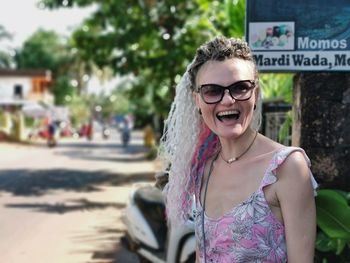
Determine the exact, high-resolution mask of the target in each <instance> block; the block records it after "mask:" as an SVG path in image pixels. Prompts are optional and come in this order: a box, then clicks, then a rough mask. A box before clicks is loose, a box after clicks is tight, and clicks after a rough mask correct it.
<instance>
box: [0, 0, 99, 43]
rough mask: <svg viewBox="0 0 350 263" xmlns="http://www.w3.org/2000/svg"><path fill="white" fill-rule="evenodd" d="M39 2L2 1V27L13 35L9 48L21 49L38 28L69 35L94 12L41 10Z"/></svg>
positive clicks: (37, 0) (74, 9) (0, 11)
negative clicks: (38, 5)
mask: <svg viewBox="0 0 350 263" xmlns="http://www.w3.org/2000/svg"><path fill="white" fill-rule="evenodd" d="M38 2H39V0H0V25H2V26H4V27H5V29H6V30H7V31H8V32H10V33H11V34H12V35H13V40H12V41H11V42H9V43H7V45H8V46H10V47H13V48H19V47H20V46H21V45H22V43H23V41H25V40H26V39H27V38H28V37H30V36H31V35H32V34H33V33H34V32H35V31H36V30H37V29H38V28H43V29H47V30H55V31H56V32H57V33H59V34H62V35H69V33H70V32H71V31H72V29H73V28H74V27H77V26H78V25H79V24H80V23H81V22H82V20H83V19H84V18H85V17H87V16H88V15H89V14H90V13H91V12H92V10H93V8H92V7H90V8H85V9H81V8H73V9H68V8H67V9H58V10H54V11H50V10H46V9H45V10H42V9H39V8H38V7H37V6H36V4H37V3H38Z"/></svg>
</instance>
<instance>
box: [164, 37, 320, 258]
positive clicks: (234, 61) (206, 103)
mask: <svg viewBox="0 0 350 263" xmlns="http://www.w3.org/2000/svg"><path fill="white" fill-rule="evenodd" d="M260 104H261V90H260V86H259V78H258V72H257V69H256V65H255V62H254V59H253V54H252V52H251V50H250V48H249V47H248V45H247V43H246V42H244V41H242V40H239V39H234V38H225V37H217V38H214V39H213V40H212V41H209V42H208V43H205V44H204V45H202V46H200V47H199V48H198V49H197V53H196V56H195V58H194V60H193V61H192V63H191V64H190V65H189V66H188V68H187V71H186V72H185V74H184V76H183V77H182V80H181V81H180V83H179V85H178V86H177V89H176V96H175V99H174V103H173V105H172V108H171V110H170V113H169V117H168V119H167V122H166V130H165V131H166V132H165V133H164V136H163V138H162V140H161V151H162V152H161V156H162V157H163V158H164V159H165V160H166V161H167V162H168V164H171V165H170V166H169V167H170V171H169V182H168V184H167V185H166V187H165V195H166V201H167V211H168V217H169V220H170V223H171V224H175V225H177V224H180V223H181V222H183V221H184V220H186V218H187V217H188V216H189V215H190V208H191V200H192V196H193V195H195V204H196V212H195V215H196V217H195V228H196V231H195V233H196V241H197V262H205V263H206V262H253V261H254V262H287V261H288V262H292V263H293V262H298V263H299V262H308V263H309V262H310V263H311V262H313V254H314V241H315V232H316V226H315V202H314V191H313V190H314V188H316V186H317V183H316V182H315V180H314V179H313V176H312V174H311V172H310V169H309V166H310V162H309V159H308V157H307V156H306V154H305V152H304V151H303V150H302V149H301V148H296V147H285V146H283V145H281V144H279V143H277V142H274V141H272V140H271V139H269V138H267V137H265V136H264V135H262V134H260V133H259V132H258V130H259V125H260V119H261V114H260V111H261V110H260V109H261V107H260Z"/></svg>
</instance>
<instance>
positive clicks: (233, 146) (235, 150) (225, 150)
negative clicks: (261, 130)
mask: <svg viewBox="0 0 350 263" xmlns="http://www.w3.org/2000/svg"><path fill="white" fill-rule="evenodd" d="M256 135H257V132H256V131H254V130H252V129H250V128H249V129H247V130H246V131H245V132H244V133H243V134H242V135H240V136H239V137H237V138H234V139H231V138H230V139H222V138H220V144H221V153H220V154H221V157H222V158H223V159H224V160H226V161H228V160H229V159H232V158H237V157H239V156H240V155H241V154H243V153H244V155H243V156H241V157H244V156H245V155H246V154H248V152H249V150H250V146H251V144H252V143H253V141H254V140H255V136H256ZM248 148H249V150H248V151H247V152H246V153H245V151H246V150H247V149H248Z"/></svg>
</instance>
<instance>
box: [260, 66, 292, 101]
mask: <svg viewBox="0 0 350 263" xmlns="http://www.w3.org/2000/svg"><path fill="white" fill-rule="evenodd" d="M293 76H294V75H293V74H289V73H278V74H272V73H270V74H266V73H263V74H260V86H261V88H262V92H263V96H264V98H276V97H278V98H283V100H284V101H285V102H289V103H291V102H292V101H293V94H292V90H293Z"/></svg>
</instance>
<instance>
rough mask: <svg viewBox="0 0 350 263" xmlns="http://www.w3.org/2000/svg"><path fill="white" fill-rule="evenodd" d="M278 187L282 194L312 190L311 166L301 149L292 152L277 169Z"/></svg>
mask: <svg viewBox="0 0 350 263" xmlns="http://www.w3.org/2000/svg"><path fill="white" fill-rule="evenodd" d="M277 177H278V189H279V191H280V193H281V194H286V193H287V192H290V191H291V192H294V193H300V192H303V191H309V190H311V187H310V185H311V180H310V173H309V166H308V163H307V160H306V159H305V156H304V154H303V153H302V152H300V151H294V152H292V153H290V154H289V155H288V156H287V157H286V159H285V160H284V162H283V163H282V164H281V165H280V166H279V167H278V169H277Z"/></svg>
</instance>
